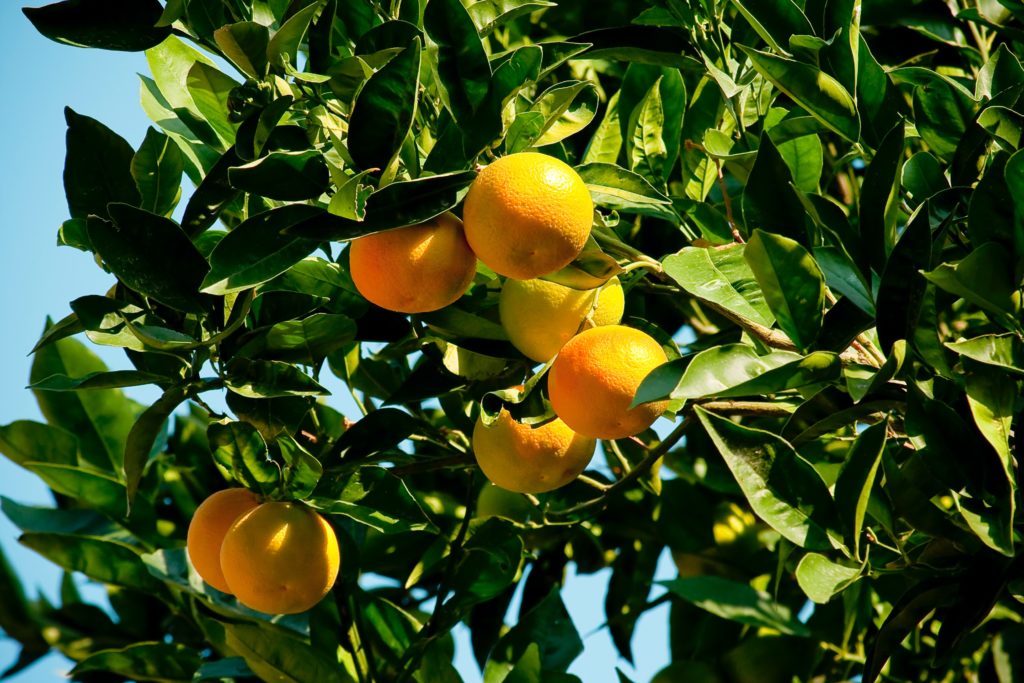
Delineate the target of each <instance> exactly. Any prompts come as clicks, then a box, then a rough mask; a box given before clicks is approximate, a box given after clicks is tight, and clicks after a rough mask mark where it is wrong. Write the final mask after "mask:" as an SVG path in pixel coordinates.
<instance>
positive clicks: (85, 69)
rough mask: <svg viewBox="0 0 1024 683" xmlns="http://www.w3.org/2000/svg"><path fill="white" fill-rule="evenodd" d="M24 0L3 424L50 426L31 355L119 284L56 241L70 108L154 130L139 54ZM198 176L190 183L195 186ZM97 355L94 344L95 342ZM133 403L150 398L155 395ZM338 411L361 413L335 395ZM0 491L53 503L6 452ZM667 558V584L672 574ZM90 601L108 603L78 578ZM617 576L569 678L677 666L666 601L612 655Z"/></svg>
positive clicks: (580, 594) (1, 367) (12, 130)
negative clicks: (59, 325) (89, 38)
mask: <svg viewBox="0 0 1024 683" xmlns="http://www.w3.org/2000/svg"><path fill="white" fill-rule="evenodd" d="M21 4H22V3H20V2H12V1H11V0H8V1H7V2H3V3H0V45H3V46H4V48H3V49H4V50H5V51H6V55H5V58H4V59H2V60H0V76H2V78H0V82H3V83H4V84H5V93H4V95H3V106H0V130H2V131H4V134H5V139H4V143H3V145H2V146H0V160H2V166H0V168H2V169H3V171H2V182H0V292H2V294H0V308H2V313H3V319H4V321H5V323H6V325H5V327H6V329H5V330H4V333H3V335H0V357H2V358H3V359H4V361H3V362H2V363H0V424H6V423H9V422H12V421H14V420H17V419H41V416H40V414H39V411H38V409H37V407H36V405H35V402H34V400H33V398H32V395H31V393H30V392H28V391H26V390H24V388H23V387H24V386H25V383H26V381H27V378H28V374H29V365H30V363H31V358H29V357H28V356H27V355H26V354H27V352H28V350H29V349H30V348H32V345H33V344H34V343H35V341H36V339H37V338H38V336H39V333H40V331H41V330H42V327H43V324H44V321H45V318H46V316H47V315H49V316H51V317H53V318H55V319H59V318H61V317H63V316H64V315H66V314H67V313H68V312H69V309H68V305H67V304H68V301H70V300H71V299H73V298H76V297H78V296H81V295H83V294H101V293H103V292H104V291H105V290H106V289H107V288H108V287H109V286H110V284H111V283H112V279H111V276H109V275H107V274H105V273H103V271H102V270H101V269H100V268H98V267H97V266H96V265H95V263H94V262H93V260H92V258H91V256H90V255H88V254H85V253H83V252H80V251H77V250H74V249H70V248H67V247H63V248H58V247H57V246H56V234H57V228H58V226H59V225H60V224H61V222H62V221H64V220H65V219H66V218H67V204H66V202H65V200H64V194H63V186H62V180H61V173H62V169H63V164H64V130H65V124H64V114H63V109H64V107H65V106H70V107H72V108H73V109H74V110H75V111H77V112H79V113H80V114H85V115H88V116H91V117H93V118H96V119H99V120H100V121H103V122H104V123H105V124H106V125H108V126H110V127H111V128H113V129H114V130H115V131H117V132H118V133H119V134H120V135H122V136H123V137H124V138H126V139H127V140H128V141H129V142H130V143H132V145H133V146H135V147H137V146H138V144H139V143H140V142H141V140H142V138H143V135H144V134H145V130H146V128H147V126H148V125H149V122H148V120H147V119H146V117H145V114H144V113H143V112H142V110H141V108H140V107H139V92H138V89H139V81H138V78H137V76H136V75H135V74H136V73H147V72H148V67H147V65H146V61H145V58H144V57H143V55H141V54H127V53H113V52H102V51H96V50H82V49H76V48H71V47H66V46H62V45H58V44H57V43H53V42H51V41H48V40H46V39H45V38H43V37H42V36H40V35H38V34H36V33H35V31H34V30H33V28H32V26H31V25H30V24H29V22H28V21H27V20H26V19H25V18H24V15H22V13H21V11H20V6H21ZM187 182H188V181H187V180H186V183H187ZM94 348H95V347H94ZM100 355H101V356H102V357H103V358H104V360H106V361H107V363H108V364H109V365H111V366H112V367H115V368H126V367H128V363H127V360H126V359H124V358H123V356H121V355H120V353H119V352H116V351H113V350H111V349H109V348H107V349H101V350H100ZM132 395H133V396H135V397H136V398H139V399H140V400H145V401H152V400H153V398H154V395H153V394H152V392H146V391H145V390H143V391H141V392H140V391H136V392H133V393H132ZM334 395H335V398H332V399H331V400H332V401H335V406H336V407H338V408H339V409H341V410H342V411H346V412H347V411H348V410H349V408H350V407H351V406H349V405H346V404H345V402H344V401H342V400H341V399H340V397H341V396H343V395H344V393H343V392H338V391H335V392H334ZM0 495H4V496H8V497H11V498H14V499H15V500H17V501H19V502H23V503H35V504H46V503H48V502H49V501H50V497H49V495H48V493H47V490H46V488H45V487H44V486H43V484H42V483H41V482H40V481H39V480H38V479H36V478H35V477H33V476H31V475H29V474H27V473H26V472H24V471H23V470H21V469H19V468H17V467H15V466H14V465H13V464H11V463H10V462H9V461H8V460H6V459H4V458H2V457H0ZM16 538H17V530H16V529H15V528H14V527H13V525H11V524H10V523H9V522H8V521H7V520H6V518H3V516H2V515H0V545H2V547H3V550H4V552H5V553H6V554H7V556H8V558H9V559H10V560H11V562H12V563H13V564H14V566H15V568H16V570H17V571H18V572H19V573H20V574H21V576H22V577H23V580H24V581H25V583H26V589H27V591H28V592H29V594H30V595H35V594H37V593H38V592H43V593H44V594H46V595H48V596H50V597H51V598H54V597H55V596H56V592H57V585H58V582H59V580H60V574H59V571H58V570H57V569H56V568H55V567H54V566H52V565H50V564H48V563H47V562H45V561H43V560H42V559H41V558H39V557H38V556H36V555H35V554H34V553H32V552H31V551H29V550H27V549H24V548H22V547H21V546H19V545H18V543H17V541H16ZM674 575H675V571H674V568H673V567H672V563H671V561H670V560H669V559H668V556H667V554H666V555H665V556H663V557H662V562H661V564H660V565H659V576H658V578H665V579H667V578H672V577H674ZM79 579H80V581H79V582H80V584H82V586H83V587H84V588H85V591H86V595H87V597H90V598H92V599H96V598H97V597H102V591H100V590H99V589H98V588H92V589H91V590H90V589H89V587H88V586H87V585H86V583H87V582H85V580H84V579H82V578H81V577H79ZM607 581H608V575H607V572H603V573H600V574H597V575H594V576H581V577H572V578H570V580H569V583H568V587H567V588H566V590H565V591H564V594H563V597H564V599H565V601H566V603H567V605H568V608H569V611H570V614H571V615H572V617H573V620H574V622H575V624H576V626H577V628H578V629H579V631H580V634H581V635H582V636H583V638H584V642H585V644H586V651H585V653H584V654H583V656H581V657H580V658H579V659H578V660H577V662H576V663H575V665H574V666H573V668H572V669H571V671H572V672H573V673H575V674H577V675H578V676H580V677H581V678H582V679H583V680H584V681H585V683H605V682H608V683H613V682H615V681H617V680H618V679H617V677H616V675H615V672H614V667H615V665H616V664H619V665H621V666H622V667H623V670H624V671H625V672H626V673H627V674H628V675H630V676H631V678H633V679H634V680H636V681H637V682H638V683H639V682H640V681H648V680H650V679H651V677H652V676H653V675H654V674H655V673H656V672H657V671H658V670H659V669H660V668H661V667H663V666H664V665H665V664H667V662H668V634H667V617H668V614H667V606H662V607H660V608H658V609H656V610H654V611H652V612H651V613H649V614H647V615H645V616H644V617H643V618H642V619H641V620H640V623H639V626H638V629H637V631H636V634H635V637H634V651H635V654H636V660H637V667H636V669H633V667H630V666H629V665H628V664H626V663H624V662H617V661H616V656H615V651H614V648H613V647H612V644H611V641H610V639H609V638H608V636H607V632H606V631H605V630H604V629H601V628H600V626H601V624H602V623H603V619H604V615H603V602H604V592H605V587H606V585H607ZM457 643H458V645H459V646H460V647H459V648H458V652H457V664H458V666H459V669H460V671H461V672H462V674H463V675H464V677H465V680H466V681H467V683H475V682H476V681H479V680H480V676H479V672H478V671H477V669H476V666H475V664H473V663H472V658H471V655H470V654H469V652H468V648H467V647H466V646H467V645H468V639H467V638H466V637H465V633H460V634H457ZM16 656H17V646H16V644H15V643H11V642H9V641H6V640H4V639H2V638H0V670H2V669H3V668H6V667H7V666H8V665H9V664H10V663H11V662H13V660H14V659H15V658H16ZM69 668H70V664H69V662H68V661H67V660H65V659H63V658H62V657H60V656H58V655H52V656H49V657H46V658H44V659H43V660H41V661H40V662H39V663H38V664H36V665H35V666H33V667H31V668H30V669H28V670H27V671H26V672H23V673H22V674H20V675H18V676H16V677H14V678H12V679H9V680H11V681H14V682H15V683H47V682H48V681H60V680H66V679H65V678H64V676H63V674H64V673H66V671H67V670H68V669H69Z"/></svg>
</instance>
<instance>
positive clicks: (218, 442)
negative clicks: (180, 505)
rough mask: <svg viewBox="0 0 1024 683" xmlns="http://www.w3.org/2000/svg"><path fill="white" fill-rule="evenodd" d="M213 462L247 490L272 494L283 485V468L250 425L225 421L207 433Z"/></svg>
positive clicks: (210, 428)
mask: <svg viewBox="0 0 1024 683" xmlns="http://www.w3.org/2000/svg"><path fill="white" fill-rule="evenodd" d="M206 435H207V437H208V438H209V440H210V448H211V449H212V450H213V460H214V462H215V463H217V466H218V467H219V468H220V470H221V472H222V473H223V474H224V475H225V476H230V477H232V478H233V479H234V480H235V481H237V482H239V483H240V484H242V485H243V486H245V487H246V488H248V489H250V490H253V491H259V492H260V493H262V494H263V495H265V496H267V495H271V494H272V493H274V492H275V491H277V489H278V487H279V486H280V482H281V468H280V466H279V465H278V464H277V463H275V462H274V461H273V460H272V459H271V458H270V454H269V452H268V451H267V444H266V442H265V441H264V440H263V437H262V436H260V433H259V432H258V431H256V428H255V427H253V426H252V425H251V424H249V423H248V422H235V421H221V422H213V423H211V424H210V426H209V428H208V429H207V431H206Z"/></svg>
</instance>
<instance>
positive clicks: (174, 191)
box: [131, 128, 185, 216]
mask: <svg viewBox="0 0 1024 683" xmlns="http://www.w3.org/2000/svg"><path fill="white" fill-rule="evenodd" d="M131 170H132V177H133V178H135V184H136V186H138V188H139V193H140V194H141V196H142V198H141V203H140V208H142V209H144V210H146V211H149V212H150V213H155V214H156V215H158V216H166V215H167V214H168V213H170V212H171V210H172V209H173V208H174V206H175V205H176V204H177V203H178V198H179V197H180V196H181V174H182V172H183V171H184V170H185V161H184V159H183V157H182V155H181V150H179V149H178V146H177V145H176V144H175V143H174V141H173V140H171V139H170V138H169V137H167V136H166V135H164V134H162V133H158V132H157V131H156V130H154V129H152V128H149V129H147V130H146V138H145V139H144V140H143V141H142V146H141V147H139V150H138V151H137V152H136V153H135V156H133V157H132V165H131Z"/></svg>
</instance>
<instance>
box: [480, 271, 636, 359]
mask: <svg viewBox="0 0 1024 683" xmlns="http://www.w3.org/2000/svg"><path fill="white" fill-rule="evenodd" d="M595 297H596V298H597V306H594V299H595ZM624 309H625V299H624V297H623V293H622V283H620V282H619V278H617V277H614V278H612V279H610V280H608V282H606V283H605V284H604V285H602V286H601V287H599V288H597V289H589V290H578V289H572V288H571V287H566V286H565V285H560V284H557V283H555V282H548V281H546V280H536V279H534V280H515V279H512V278H509V279H507V280H505V284H504V285H503V286H502V288H501V294H500V295H499V297H498V313H499V314H500V316H501V325H502V327H504V328H505V332H506V333H507V334H508V338H509V341H511V342H512V345H513V346H515V347H516V348H517V349H519V351H520V352H522V354H523V355H524V356H526V357H527V358H530V359H532V360H535V361H537V362H538V363H546V362H547V361H549V360H551V359H552V358H554V356H555V354H556V353H558V350H559V349H560V348H562V345H563V344H565V342H567V341H569V340H570V339H571V338H572V336H573V335H574V334H576V332H577V331H578V330H579V329H580V326H581V325H583V322H584V320H586V318H587V316H588V315H589V316H590V323H591V324H593V325H595V326H597V325H615V324H616V323H618V322H619V321H620V320H622V312H623V310H624Z"/></svg>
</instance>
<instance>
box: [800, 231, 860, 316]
mask: <svg viewBox="0 0 1024 683" xmlns="http://www.w3.org/2000/svg"><path fill="white" fill-rule="evenodd" d="M812 251H813V253H814V260H815V261H817V262H818V266H819V267H820V268H821V271H822V273H823V274H824V275H825V284H826V285H828V286H829V287H831V288H832V289H834V290H835V291H837V292H839V293H840V294H842V295H843V296H845V297H846V298H848V299H849V300H850V301H851V302H852V303H853V304H854V305H855V306H857V308H859V309H860V310H862V311H864V312H865V313H867V314H868V315H870V316H874V314H875V300H874V297H873V296H872V295H871V288H870V286H869V285H868V283H867V282H865V280H864V275H863V273H861V272H860V269H859V268H857V266H856V264H854V262H853V259H851V258H850V255H849V254H848V253H846V250H845V249H843V248H842V247H814V249H813V250H812Z"/></svg>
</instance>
